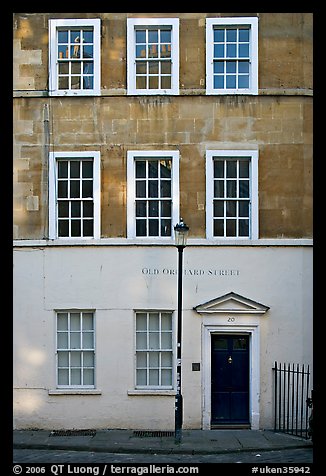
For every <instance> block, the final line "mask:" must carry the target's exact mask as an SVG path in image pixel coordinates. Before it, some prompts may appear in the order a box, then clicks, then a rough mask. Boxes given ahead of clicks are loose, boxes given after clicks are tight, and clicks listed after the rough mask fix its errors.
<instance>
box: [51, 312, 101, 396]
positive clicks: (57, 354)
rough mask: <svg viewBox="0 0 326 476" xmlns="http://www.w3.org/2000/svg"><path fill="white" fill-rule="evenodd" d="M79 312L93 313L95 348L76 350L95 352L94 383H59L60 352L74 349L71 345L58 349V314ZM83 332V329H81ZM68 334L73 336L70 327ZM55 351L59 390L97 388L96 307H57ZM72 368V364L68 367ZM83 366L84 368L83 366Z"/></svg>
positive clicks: (57, 386)
mask: <svg viewBox="0 0 326 476" xmlns="http://www.w3.org/2000/svg"><path fill="white" fill-rule="evenodd" d="M74 312H76V313H79V314H88V313H89V314H92V315H93V330H92V332H93V348H92V349H86V348H85V349H83V348H81V349H78V350H77V351H76V352H93V354H94V367H93V369H94V384H93V385H59V352H60V350H61V351H66V352H69V353H71V352H72V351H73V349H72V348H71V347H68V348H67V350H63V349H60V350H59V349H58V314H60V313H67V314H71V313H74ZM81 332H82V331H81ZM68 334H69V339H70V337H71V331H70V329H68ZM55 352H56V359H55V361H56V388H57V389H58V390H69V389H71V390H74V389H79V390H84V389H94V388H96V317H95V311H94V309H56V310H55ZM68 368H69V369H71V365H69V367H68ZM81 368H84V366H83V367H81Z"/></svg>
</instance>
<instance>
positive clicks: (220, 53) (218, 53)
mask: <svg viewBox="0 0 326 476" xmlns="http://www.w3.org/2000/svg"><path fill="white" fill-rule="evenodd" d="M214 58H224V45H223V44H215V45H214Z"/></svg>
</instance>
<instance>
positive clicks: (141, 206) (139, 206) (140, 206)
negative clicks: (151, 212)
mask: <svg viewBox="0 0 326 476" xmlns="http://www.w3.org/2000/svg"><path fill="white" fill-rule="evenodd" d="M146 203H147V202H145V201H140V200H137V202H136V217H145V216H146Z"/></svg>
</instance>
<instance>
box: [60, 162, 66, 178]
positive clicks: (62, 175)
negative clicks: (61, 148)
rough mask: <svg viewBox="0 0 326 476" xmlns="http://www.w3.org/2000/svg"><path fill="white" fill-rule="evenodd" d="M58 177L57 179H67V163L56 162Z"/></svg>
mask: <svg viewBox="0 0 326 476" xmlns="http://www.w3.org/2000/svg"><path fill="white" fill-rule="evenodd" d="M58 177H59V178H67V177H68V162H67V161H66V160H59V161H58Z"/></svg>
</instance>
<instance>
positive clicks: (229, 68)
mask: <svg viewBox="0 0 326 476" xmlns="http://www.w3.org/2000/svg"><path fill="white" fill-rule="evenodd" d="M226 72H227V73H236V72H237V63H236V62H235V61H228V62H227V63H226Z"/></svg>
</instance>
